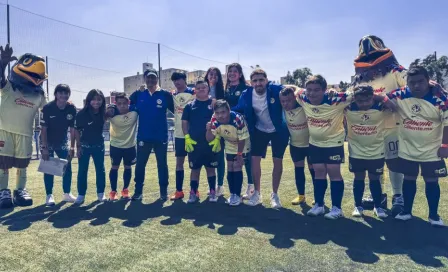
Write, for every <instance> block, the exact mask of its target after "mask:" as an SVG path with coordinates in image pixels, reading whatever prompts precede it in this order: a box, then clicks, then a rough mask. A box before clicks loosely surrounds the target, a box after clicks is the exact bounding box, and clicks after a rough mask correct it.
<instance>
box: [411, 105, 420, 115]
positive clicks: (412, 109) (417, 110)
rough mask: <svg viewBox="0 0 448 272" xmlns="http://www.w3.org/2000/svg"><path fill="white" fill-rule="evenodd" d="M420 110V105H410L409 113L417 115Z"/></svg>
mask: <svg viewBox="0 0 448 272" xmlns="http://www.w3.org/2000/svg"><path fill="white" fill-rule="evenodd" d="M421 110H422V109H421V108H420V105H418V104H414V105H412V107H411V111H412V112H413V113H419V112H420V111H421Z"/></svg>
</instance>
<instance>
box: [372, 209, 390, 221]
mask: <svg viewBox="0 0 448 272" xmlns="http://www.w3.org/2000/svg"><path fill="white" fill-rule="evenodd" d="M373 213H374V214H375V215H376V217H378V218H381V219H384V218H386V217H387V213H386V211H385V210H384V209H383V208H381V207H379V208H376V207H375V208H374V209H373Z"/></svg>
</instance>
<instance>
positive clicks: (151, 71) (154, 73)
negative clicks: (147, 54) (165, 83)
mask: <svg viewBox="0 0 448 272" xmlns="http://www.w3.org/2000/svg"><path fill="white" fill-rule="evenodd" d="M143 75H144V76H145V77H148V76H150V75H153V76H155V77H159V75H158V74H157V71H156V69H153V68H150V69H147V70H146V71H145V72H144V73H143Z"/></svg>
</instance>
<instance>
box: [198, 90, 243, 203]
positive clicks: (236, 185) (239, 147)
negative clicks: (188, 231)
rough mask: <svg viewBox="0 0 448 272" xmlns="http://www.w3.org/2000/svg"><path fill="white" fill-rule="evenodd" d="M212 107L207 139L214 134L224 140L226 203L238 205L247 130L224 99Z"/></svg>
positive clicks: (241, 119) (213, 137)
mask: <svg viewBox="0 0 448 272" xmlns="http://www.w3.org/2000/svg"><path fill="white" fill-rule="evenodd" d="M213 109H214V115H213V116H212V119H211V121H210V123H209V124H207V135H206V136H207V141H209V142H211V141H213V140H214V139H215V137H216V136H218V137H221V138H223V139H224V141H225V152H226V159H227V181H228V183H229V191H230V198H229V199H228V200H227V203H228V204H229V205H230V206H238V205H240V204H241V187H242V185H243V171H242V167H243V165H244V164H245V160H246V159H247V158H246V155H247V154H248V153H249V151H250V140H249V131H248V129H247V126H246V124H245V122H244V120H243V117H242V116H241V115H240V114H238V113H235V112H233V111H230V106H229V103H227V102H226V101H225V100H222V99H220V100H217V101H216V103H215V105H214V108H213Z"/></svg>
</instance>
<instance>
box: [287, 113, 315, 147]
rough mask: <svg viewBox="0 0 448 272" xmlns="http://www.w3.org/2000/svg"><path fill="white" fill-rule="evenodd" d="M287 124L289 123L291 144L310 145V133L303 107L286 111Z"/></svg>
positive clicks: (297, 145) (296, 145)
mask: <svg viewBox="0 0 448 272" xmlns="http://www.w3.org/2000/svg"><path fill="white" fill-rule="evenodd" d="M284 114H285V119H286V124H287V125H288V130H289V135H290V144H291V145H292V146H295V147H308V145H309V138H310V134H309V131H308V122H307V120H306V115H305V111H304V110H303V107H301V106H300V105H298V107H297V108H295V109H293V110H290V111H284Z"/></svg>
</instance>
